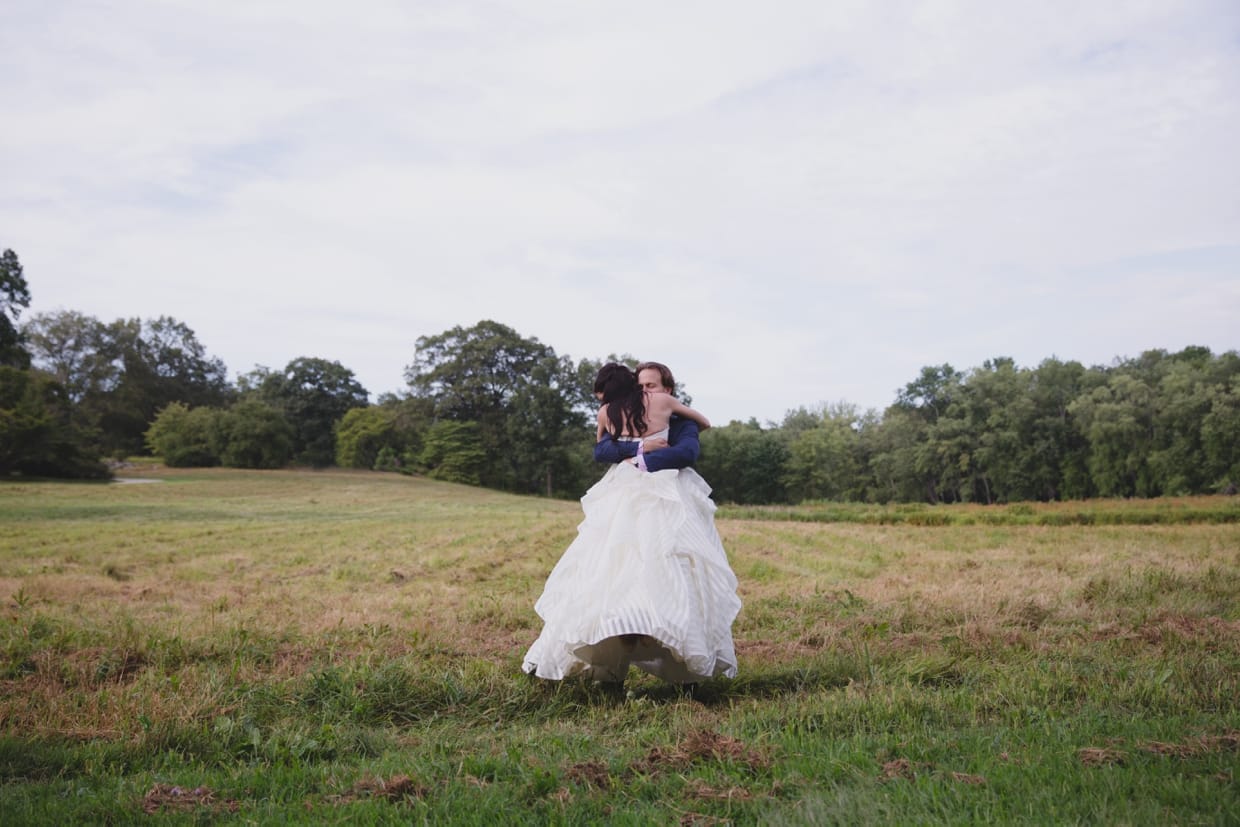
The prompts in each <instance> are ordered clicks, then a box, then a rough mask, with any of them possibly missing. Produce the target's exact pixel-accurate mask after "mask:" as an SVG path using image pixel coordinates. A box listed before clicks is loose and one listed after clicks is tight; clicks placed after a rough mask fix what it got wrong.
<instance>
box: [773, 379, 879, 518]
mask: <svg viewBox="0 0 1240 827" xmlns="http://www.w3.org/2000/svg"><path fill="white" fill-rule="evenodd" d="M781 431H782V432H783V433H784V435H785V436H786V437H787V438H788V459H787V463H786V465H785V469H786V470H785V472H784V484H785V486H786V487H787V492H788V496H789V498H790V499H791V500H792V501H793V502H798V501H803V500H847V499H857V498H859V497H860V496H861V491H862V489H863V487H864V481H863V479H862V469H863V465H864V463H863V459H862V455H861V435H860V416H859V415H858V413H857V409H856V407H855V406H853V405H849V404H847V403H843V402H841V403H837V404H835V405H831V406H825V407H824V408H823V409H822V411H821V412H820V413H818V414H816V415H815V414H810V413H809V412H807V411H805V409H804V408H802V409H801V410H799V411H796V412H789V414H788V415H787V416H785V417H784V423H783V425H782V426H781Z"/></svg>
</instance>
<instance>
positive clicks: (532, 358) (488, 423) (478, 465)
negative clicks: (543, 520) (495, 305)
mask: <svg viewBox="0 0 1240 827" xmlns="http://www.w3.org/2000/svg"><path fill="white" fill-rule="evenodd" d="M583 364H584V363H583ZM582 373H583V368H582V366H574V365H573V364H572V363H571V362H570V361H569V360H568V359H561V358H559V357H557V356H556V353H555V351H554V350H553V349H552V348H550V347H548V346H547V345H544V344H542V343H541V342H539V341H538V340H537V339H527V338H524V337H522V336H520V335H519V334H518V333H517V332H516V331H515V330H513V329H512V328H510V327H507V326H505V325H502V324H499V323H498V322H493V321H489V320H484V321H481V322H479V323H478V324H476V325H474V326H473V327H470V328H463V327H454V328H452V329H451V330H448V331H445V332H443V333H441V334H439V335H436V336H423V337H421V338H419V339H418V341H417V350H416V353H415V356H414V360H413V362H412V363H411V364H410V365H409V366H408V367H407V368H406V369H405V379H406V381H407V382H408V383H409V387H410V390H411V393H412V394H413V396H415V397H419V398H422V399H426V400H429V401H430V402H431V403H432V404H433V406H434V411H435V416H436V418H437V419H438V420H439V421H441V422H442V421H450V422H456V423H462V424H464V423H469V424H470V427H469V428H467V429H465V430H456V431H451V432H450V434H449V432H444V433H437V434H436V438H437V440H439V441H440V442H441V443H442V445H441V446H439V447H438V448H435V449H433V450H429V449H431V447H432V446H431V445H430V442H429V439H430V436H429V435H428V443H427V448H428V450H429V453H426V454H425V455H426V456H427V457H437V459H436V460H435V461H436V462H440V463H444V462H447V458H446V455H444V454H443V453H442V450H441V449H443V448H444V446H448V447H450V446H456V447H458V448H460V449H461V450H466V452H467V456H466V457H464V460H463V467H466V468H468V469H469V471H468V474H467V475H466V476H469V477H470V478H473V476H475V475H476V477H477V480H478V482H479V483H480V484H482V485H487V486H490V487H494V488H504V489H508V490H517V491H528V492H537V491H542V492H547V491H556V490H564V489H565V488H567V487H569V486H568V485H566V484H565V481H564V480H563V479H561V478H562V477H570V478H571V477H574V476H575V475H576V473H577V472H576V470H575V469H579V468H580V467H581V465H580V462H579V460H577V459H576V458H575V457H570V456H569V455H568V451H569V450H570V449H569V448H568V447H567V446H569V445H573V444H574V443H575V440H579V439H580V436H579V435H580V433H582V432H583V431H586V430H587V422H586V417H585V413H584V408H585V403H584V399H585V398H586V393H587V392H586V391H584V390H583V388H582V383H583V376H582ZM589 380H590V383H591V388H592V385H593V375H591V376H590V377H589ZM467 434H472V435H473V436H475V437H476V438H477V440H478V444H477V446H476V448H477V449H478V451H479V452H480V455H481V457H482V460H481V461H480V462H475V459H476V453H475V451H474V448H473V447H470V448H468V449H467V448H466V446H465V445H464V444H463V442H462V441H461V440H462V439H464V436H465V435H467ZM446 435H450V436H451V437H452V439H451V440H447V441H445V440H444V437H445V436H446ZM576 444H579V443H576ZM574 450H575V449H574Z"/></svg>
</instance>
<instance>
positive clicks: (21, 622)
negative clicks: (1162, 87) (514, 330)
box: [0, 468, 1240, 825]
mask: <svg viewBox="0 0 1240 827" xmlns="http://www.w3.org/2000/svg"><path fill="white" fill-rule="evenodd" d="M134 473H135V474H136V475H140V476H157V477H160V478H162V479H164V480H165V482H163V483H161V484H151V485H84V484H60V483H4V484H0V525H3V526H4V531H3V532H0V619H2V624H0V823H3V824H6V825H8V824H65V823H108V824H127V823H149V822H151V821H152V819H155V820H158V821H159V822H160V823H174V824H177V823H184V824H204V823H221V824H223V823H262V824H272V823H275V824H280V823H305V822H312V823H331V824H334V823H339V824H345V823H348V824H354V823H362V824H409V823H435V824H438V823H459V824H475V823H476V824H488V825H490V824H494V823H496V822H497V821H502V822H503V823H505V824H507V823H517V824H545V823H565V824H590V823H600V822H603V821H607V822H609V823H620V824H678V823H680V824H712V825H713V824H725V823H726V824H807V823H808V824H848V825H853V824H893V823H915V824H966V823H987V824H989V823H997V824H1044V823H1054V824H1075V823H1090V824H1095V823H1106V824H1236V823H1240V794H1238V793H1237V789H1238V788H1237V785H1236V772H1237V769H1238V768H1240V701H1238V700H1237V699H1238V698H1240V527H1237V526H1236V524H1235V522H1234V520H1226V519H1216V518H1214V517H1208V518H1201V519H1196V518H1194V519H1188V518H1184V519H1175V520H1164V519H1158V520H1147V519H1145V518H1144V517H1142V518H1140V519H1137V518H1130V517H1125V516H1121V515H1124V514H1125V512H1126V509H1134V510H1135V511H1136V512H1137V513H1138V515H1140V514H1147V513H1151V511H1150V510H1151V509H1160V508H1165V509H1170V511H1169V512H1168V513H1190V514H1198V515H1200V514H1225V513H1228V511H1227V510H1228V509H1230V508H1233V507H1234V503H1233V502H1232V501H1229V500H1225V499H1222V498H1201V499H1199V500H1184V501H1177V503H1175V504H1151V503H1118V502H1098V503H1075V504H1059V505H1048V506H1036V505H1026V506H1023V507H1021V508H1020V509H1019V510H1018V511H1016V512H1015V513H1013V514H1012V517H1014V518H1015V517H1019V518H1020V519H1009V520H991V519H986V520H983V519H978V517H977V516H976V515H977V514H978V513H981V514H985V513H987V512H986V511H985V510H984V509H977V508H971V507H960V508H957V507H951V508H939V509H928V508H926V509H920V510H919V509H915V508H906V509H905V510H904V511H902V512H896V511H895V510H891V513H905V514H916V513H919V512H924V513H930V514H943V515H945V517H944V518H938V517H936V518H935V519H936V520H938V522H939V524H935V525H922V524H917V522H916V521H909V520H879V519H873V520H871V519H868V518H867V519H850V520H837V521H833V522H826V521H821V520H818V519H817V518H815V517H814V515H815V514H820V513H822V512H821V511H820V510H816V509H820V507H819V506H815V505H810V506H806V507H805V513H806V515H808V517H809V518H808V519H800V518H795V517H790V516H788V514H791V513H794V512H786V513H785V512H781V514H779V515H773V514H771V513H769V512H768V511H764V510H756V511H755V510H735V509H720V515H721V518H720V520H719V527H720V532H721V534H722V536H723V538H724V544H725V547H726V548H727V549H728V552H729V555H730V557H731V559H732V562H733V567H734V568H735V570H736V571H737V574H738V576H739V577H740V580H741V597H742V599H743V600H744V603H745V608H744V609H743V610H742V613H741V616H740V617H739V618H738V620H737V623H736V626H735V628H734V631H735V634H736V639H737V649H738V654H739V656H740V675H739V676H738V677H737V678H736V679H734V680H717V681H710V682H706V683H703V684H701V685H700V686H698V687H697V689H696V690H695V691H694V692H692V693H685V692H682V691H681V690H679V689H678V688H675V687H671V686H667V685H664V684H662V683H660V682H658V681H656V680H654V679H652V678H649V677H646V676H642V675H640V674H639V673H637V672H634V673H632V675H631V676H630V679H629V681H628V683H627V685H626V688H625V690H622V691H619V692H617V691H614V690H610V689H604V688H600V687H596V686H593V685H591V684H589V683H585V682H578V681H568V682H565V683H563V684H552V683H545V682H541V681H537V680H534V679H531V678H528V677H527V676H525V675H523V674H521V673H520V670H519V664H520V658H521V655H522V654H523V652H524V650H525V647H526V646H528V645H529V643H530V642H531V641H532V640H533V639H534V637H535V636H536V635H537V633H538V628H539V623H538V618H537V617H536V616H535V615H534V613H533V609H532V606H533V602H534V600H535V599H536V598H537V596H538V593H539V591H540V589H541V587H542V582H543V580H544V578H545V577H546V575H547V573H548V572H549V571H550V568H551V566H552V565H554V563H555V561H556V559H558V557H559V555H560V553H561V552H562V551H563V549H564V548H565V547H566V546H567V545H568V543H569V541H571V539H572V537H573V536H574V532H575V527H576V524H577V522H578V521H579V520H580V509H579V506H578V505H577V504H576V503H563V502H556V501H549V500H544V499H534V498H522V497H512V496H507V495H503V494H497V493H494V492H487V491H483V490H480V489H475V488H468V487H462V486H454V485H447V484H442V483H436V482H431V481H427V480H421V479H411V478H408V477H400V476H396V475H382V474H362V473H347V472H311V471H304V472H238V471H229V470H212V471H205V472H193V473H180V472H175V471H171V470H164V469H158V468H154V469H143V470H135V471H134ZM855 513H856V514H862V513H866V512H864V511H862V510H861V509H857V510H856V512H855ZM995 513H1006V512H1000V511H996V512H995ZM1056 513H1068V514H1078V513H1084V514H1090V513H1097V514H1100V515H1105V516H1100V517H1096V518H1090V519H1084V520H1082V519H1076V518H1073V519H1071V520H1063V521H1061V522H1062V524H1057V523H1056V521H1055V520H1053V519H1046V518H1044V517H1045V516H1046V515H1053V514H1056ZM725 515H726V516H725Z"/></svg>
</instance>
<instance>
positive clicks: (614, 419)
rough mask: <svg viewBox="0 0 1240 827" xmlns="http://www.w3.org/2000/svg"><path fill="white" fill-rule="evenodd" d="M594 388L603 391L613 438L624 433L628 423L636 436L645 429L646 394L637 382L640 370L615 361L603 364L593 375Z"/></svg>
mask: <svg viewBox="0 0 1240 827" xmlns="http://www.w3.org/2000/svg"><path fill="white" fill-rule="evenodd" d="M594 392H595V393H601V394H602V395H603V406H604V407H606V408H607V420H608V424H609V425H610V427H609V428H608V431H609V433H611V435H612V437H613V438H619V437H620V435H621V434H622V433H624V431H625V427H624V426H625V425H626V424H627V425H628V428H629V431H630V432H631V433H632V434H633V435H634V436H639V435H640V434H641V433H642V432H643V431H645V430H646V395H645V393H643V392H642V387H641V385H639V384H637V374H636V373H634V372H633V371H632V370H630V369H629V368H628V367H626V366H625V365H621V364H618V363H616V362H608V363H607V364H605V365H603V367H602V368H601V369H600V370H599V372H598V376H596V377H594Z"/></svg>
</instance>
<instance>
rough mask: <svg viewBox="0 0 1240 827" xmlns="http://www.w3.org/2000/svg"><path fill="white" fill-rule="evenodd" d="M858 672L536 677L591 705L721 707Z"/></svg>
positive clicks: (799, 669)
mask: <svg viewBox="0 0 1240 827" xmlns="http://www.w3.org/2000/svg"><path fill="white" fill-rule="evenodd" d="M859 677H860V676H858V675H852V674H847V673H844V672H841V671H840V670H839V669H838V668H837V669H832V668H829V667H827V666H796V667H785V668H779V667H776V668H772V669H763V670H761V671H759V672H757V673H754V674H746V673H745V672H743V671H742V673H741V675H740V676H739V677H736V678H714V679H712V680H707V681H701V682H700V683H689V684H672V683H667V682H665V681H661V680H658V679H657V678H653V677H650V676H648V675H644V674H642V673H640V672H637V671H636V670H633V671H631V672H630V673H629V675H628V679H627V680H626V681H625V682H624V683H622V684H621V683H601V682H597V681H591V680H589V679H585V678H577V679H568V680H565V681H560V682H557V681H541V680H539V679H537V678H534V680H535V681H537V682H538V683H539V684H541V686H542V687H543V691H545V692H547V693H548V694H554V695H556V696H558V697H560V698H562V699H563V700H568V701H575V702H578V703H584V704H590V705H610V704H616V703H625V702H633V701H643V700H644V701H647V702H650V703H655V704H666V703H677V702H681V701H693V702H696V703H700V704H702V705H703V706H719V705H723V704H727V703H730V702H732V701H735V700H738V699H742V698H748V699H764V698H776V697H782V696H786V695H795V694H798V693H802V692H816V691H822V690H832V689H842V688H844V687H845V686H848V684H849V683H851V682H853V681H854V680H856V679H858V678H859Z"/></svg>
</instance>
